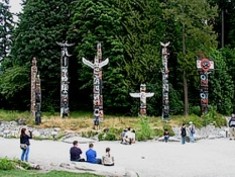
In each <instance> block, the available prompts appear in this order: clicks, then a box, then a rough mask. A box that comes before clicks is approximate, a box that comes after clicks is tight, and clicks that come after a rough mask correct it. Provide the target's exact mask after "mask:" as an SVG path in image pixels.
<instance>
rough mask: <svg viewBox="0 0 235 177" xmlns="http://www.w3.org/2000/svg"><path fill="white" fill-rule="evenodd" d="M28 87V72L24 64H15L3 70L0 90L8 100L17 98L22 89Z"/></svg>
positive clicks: (0, 78)
mask: <svg viewBox="0 0 235 177" xmlns="http://www.w3.org/2000/svg"><path fill="white" fill-rule="evenodd" d="M26 87H29V72H28V69H27V68H26V67H24V66H15V67H12V68H8V69H6V70H5V72H4V73H3V74H1V77H0V92H1V94H2V96H4V98H6V99H8V100H12V99H16V98H19V94H21V93H22V91H24V90H27V89H26Z"/></svg>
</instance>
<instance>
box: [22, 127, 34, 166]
mask: <svg viewBox="0 0 235 177" xmlns="http://www.w3.org/2000/svg"><path fill="white" fill-rule="evenodd" d="M29 139H32V131H29V135H28V134H27V133H26V128H22V129H21V133H20V148H21V149H22V154H21V158H20V159H21V160H22V161H26V162H28V160H29V146H30V142H29Z"/></svg>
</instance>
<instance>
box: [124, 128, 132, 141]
mask: <svg viewBox="0 0 235 177" xmlns="http://www.w3.org/2000/svg"><path fill="white" fill-rule="evenodd" d="M125 143H128V144H132V133H131V128H130V127H128V129H127V132H126V133H125Z"/></svg>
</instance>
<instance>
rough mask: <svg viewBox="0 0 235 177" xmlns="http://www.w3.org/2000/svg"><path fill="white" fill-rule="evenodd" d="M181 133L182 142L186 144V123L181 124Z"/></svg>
mask: <svg viewBox="0 0 235 177" xmlns="http://www.w3.org/2000/svg"><path fill="white" fill-rule="evenodd" d="M180 135H181V143H182V144H185V141H186V135H187V133H186V126H185V123H183V124H182V126H181V129H180Z"/></svg>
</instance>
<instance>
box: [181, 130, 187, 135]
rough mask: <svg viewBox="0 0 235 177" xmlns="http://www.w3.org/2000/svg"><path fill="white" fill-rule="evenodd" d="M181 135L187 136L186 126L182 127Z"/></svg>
mask: <svg viewBox="0 0 235 177" xmlns="http://www.w3.org/2000/svg"><path fill="white" fill-rule="evenodd" d="M181 136H186V129H185V128H181Z"/></svg>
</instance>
